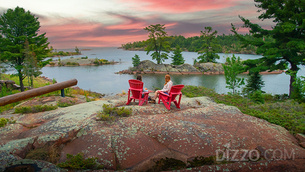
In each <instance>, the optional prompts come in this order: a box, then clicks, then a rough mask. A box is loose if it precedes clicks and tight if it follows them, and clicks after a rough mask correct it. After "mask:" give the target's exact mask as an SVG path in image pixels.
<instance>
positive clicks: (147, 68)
mask: <svg viewBox="0 0 305 172" xmlns="http://www.w3.org/2000/svg"><path fill="white" fill-rule="evenodd" d="M118 73H120V74H134V73H144V74H145V73H154V74H164V73H168V74H202V72H201V71H199V70H198V69H196V68H195V67H194V66H192V65H190V64H182V65H171V64H156V63H154V62H152V61H150V60H144V61H141V62H140V64H139V66H138V67H134V68H131V69H130V70H123V71H120V72H118Z"/></svg>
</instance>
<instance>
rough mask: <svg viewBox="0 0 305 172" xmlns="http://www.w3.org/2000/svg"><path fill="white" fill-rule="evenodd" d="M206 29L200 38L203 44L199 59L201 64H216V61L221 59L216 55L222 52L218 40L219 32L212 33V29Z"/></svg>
mask: <svg viewBox="0 0 305 172" xmlns="http://www.w3.org/2000/svg"><path fill="white" fill-rule="evenodd" d="M204 29H205V30H204V31H201V36H200V38H201V40H202V42H203V44H202V47H201V50H200V51H199V52H198V54H201V55H200V56H199V57H198V59H199V63H206V62H216V59H219V55H218V54H216V53H219V52H221V46H220V44H218V43H217V39H216V35H217V31H216V30H215V31H214V32H212V27H205V28H204Z"/></svg>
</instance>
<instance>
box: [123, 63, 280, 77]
mask: <svg viewBox="0 0 305 172" xmlns="http://www.w3.org/2000/svg"><path fill="white" fill-rule="evenodd" d="M222 65H223V64H222V63H212V62H207V63H196V64H195V65H190V64H187V63H185V64H181V65H172V64H156V63H154V62H152V61H150V60H144V61H141V62H140V63H139V65H138V66H136V67H130V68H129V69H127V70H122V71H119V72H117V74H137V73H143V74H181V75H190V74H199V75H202V74H203V75H223V74H224V69H223V66H222ZM282 72H284V71H283V70H276V71H272V72H268V71H264V72H261V74H280V73H282ZM246 73H247V72H245V74H246Z"/></svg>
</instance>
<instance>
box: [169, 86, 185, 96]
mask: <svg viewBox="0 0 305 172" xmlns="http://www.w3.org/2000/svg"><path fill="white" fill-rule="evenodd" d="M183 87H184V85H173V86H172V88H171V90H170V92H169V93H170V94H180V92H181V90H182V88H183Z"/></svg>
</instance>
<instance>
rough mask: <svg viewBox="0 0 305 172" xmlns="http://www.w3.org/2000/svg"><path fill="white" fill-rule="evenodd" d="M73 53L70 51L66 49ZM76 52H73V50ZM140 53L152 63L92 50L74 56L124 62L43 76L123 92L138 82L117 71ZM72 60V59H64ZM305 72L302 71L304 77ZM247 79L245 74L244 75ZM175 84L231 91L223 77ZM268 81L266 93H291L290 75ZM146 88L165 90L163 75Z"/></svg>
mask: <svg viewBox="0 0 305 172" xmlns="http://www.w3.org/2000/svg"><path fill="white" fill-rule="evenodd" d="M65 51H71V50H65ZM72 51H74V50H72ZM135 54H138V55H139V56H140V59H141V61H142V60H151V57H150V56H149V55H146V52H144V51H125V50H122V49H117V48H93V49H92V50H89V51H82V55H79V56H74V57H75V58H76V57H82V56H88V58H103V59H107V60H109V61H111V60H114V61H120V62H121V63H119V64H116V65H104V66H77V67H44V68H43V69H42V72H43V74H42V75H43V76H46V77H49V78H51V79H53V78H54V79H56V80H57V81H58V82H62V81H66V80H70V79H73V78H76V79H77V80H78V84H77V86H78V87H80V88H82V89H85V90H91V91H95V92H99V93H103V94H106V95H111V94H117V93H121V92H122V91H123V90H124V91H125V92H127V90H128V87H129V85H128V80H129V79H135V77H136V76H134V75H127V74H122V75H120V74H115V72H118V71H121V70H124V69H128V68H129V67H131V66H132V59H131V58H132V57H133V56H134V55H135ZM182 55H183V57H184V58H185V60H186V63H189V64H193V61H194V59H196V58H197V57H198V54H197V53H194V52H183V53H182ZM219 55H220V57H221V58H220V59H219V62H224V61H225V58H226V57H227V56H232V54H219ZM236 56H240V58H242V59H255V58H258V57H260V56H257V55H245V54H239V55H236ZM63 58H70V56H69V57H62V58H61V59H63ZM165 63H171V59H168V60H167V61H165ZM304 71H305V70H304V69H303V68H302V70H301V71H300V72H299V74H302V75H303V76H304ZM242 76H243V77H247V76H246V75H242ZM171 77H172V81H173V82H174V84H184V85H196V86H205V87H207V88H213V89H215V91H216V92H218V93H227V92H229V91H230V90H229V89H227V88H225V87H226V84H225V78H224V75H171ZM263 80H264V81H265V87H264V88H263V90H264V91H266V92H267V93H272V94H283V93H288V90H289V76H287V75H286V74H284V73H283V74H272V75H264V76H263ZM143 82H144V86H145V87H147V88H148V89H153V88H154V87H158V88H162V87H163V84H164V75H152V74H147V75H143Z"/></svg>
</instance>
